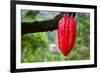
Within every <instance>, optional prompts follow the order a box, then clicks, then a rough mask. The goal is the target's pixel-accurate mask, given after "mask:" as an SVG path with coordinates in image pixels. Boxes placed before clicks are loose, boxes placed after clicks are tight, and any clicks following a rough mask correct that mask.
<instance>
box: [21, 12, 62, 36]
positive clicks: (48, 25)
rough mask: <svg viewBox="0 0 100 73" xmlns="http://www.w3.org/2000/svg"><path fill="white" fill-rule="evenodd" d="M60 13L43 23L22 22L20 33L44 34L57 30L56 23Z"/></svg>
mask: <svg viewBox="0 0 100 73" xmlns="http://www.w3.org/2000/svg"><path fill="white" fill-rule="evenodd" d="M61 16H62V13H60V14H59V15H57V16H56V17H55V18H54V19H51V20H45V21H40V22H39V21H35V22H22V23H21V25H22V26H21V31H22V32H21V33H22V34H27V33H33V32H44V31H53V30H56V29H57V28H58V22H59V20H60V17H61Z"/></svg>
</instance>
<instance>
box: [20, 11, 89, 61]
mask: <svg viewBox="0 0 100 73" xmlns="http://www.w3.org/2000/svg"><path fill="white" fill-rule="evenodd" d="M40 12H41V13H40ZM58 13H59V12H46V11H31V10H22V13H21V17H22V18H21V20H22V22H24V21H27V22H32V21H36V20H41V18H42V19H45V20H48V19H51V18H53V17H54V16H56V14H58ZM43 14H44V15H43ZM47 14H48V15H49V16H48V18H46V16H47ZM37 18H38V19H37ZM75 18H76V21H77V36H76V42H75V46H74V48H73V50H72V51H71V52H70V54H69V55H68V56H63V55H62V54H61V53H60V51H59V48H58V43H57V30H55V31H52V32H50V31H48V32H37V33H30V34H25V35H22V37H21V38H22V39H21V62H22V63H27V62H44V61H67V60H87V59H90V14H89V13H76V17H75ZM52 43H53V44H55V45H56V49H58V50H57V51H51V50H50V49H53V48H50V44H52Z"/></svg>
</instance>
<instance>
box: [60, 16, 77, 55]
mask: <svg viewBox="0 0 100 73" xmlns="http://www.w3.org/2000/svg"><path fill="white" fill-rule="evenodd" d="M75 39H76V20H75V19H74V18H73V17H70V16H63V17H62V18H61V19H60V21H59V24H58V46H59V49H60V51H61V53H62V54H63V55H64V56H67V55H68V54H69V53H70V52H71V50H72V48H73V47H74V43H75Z"/></svg>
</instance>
